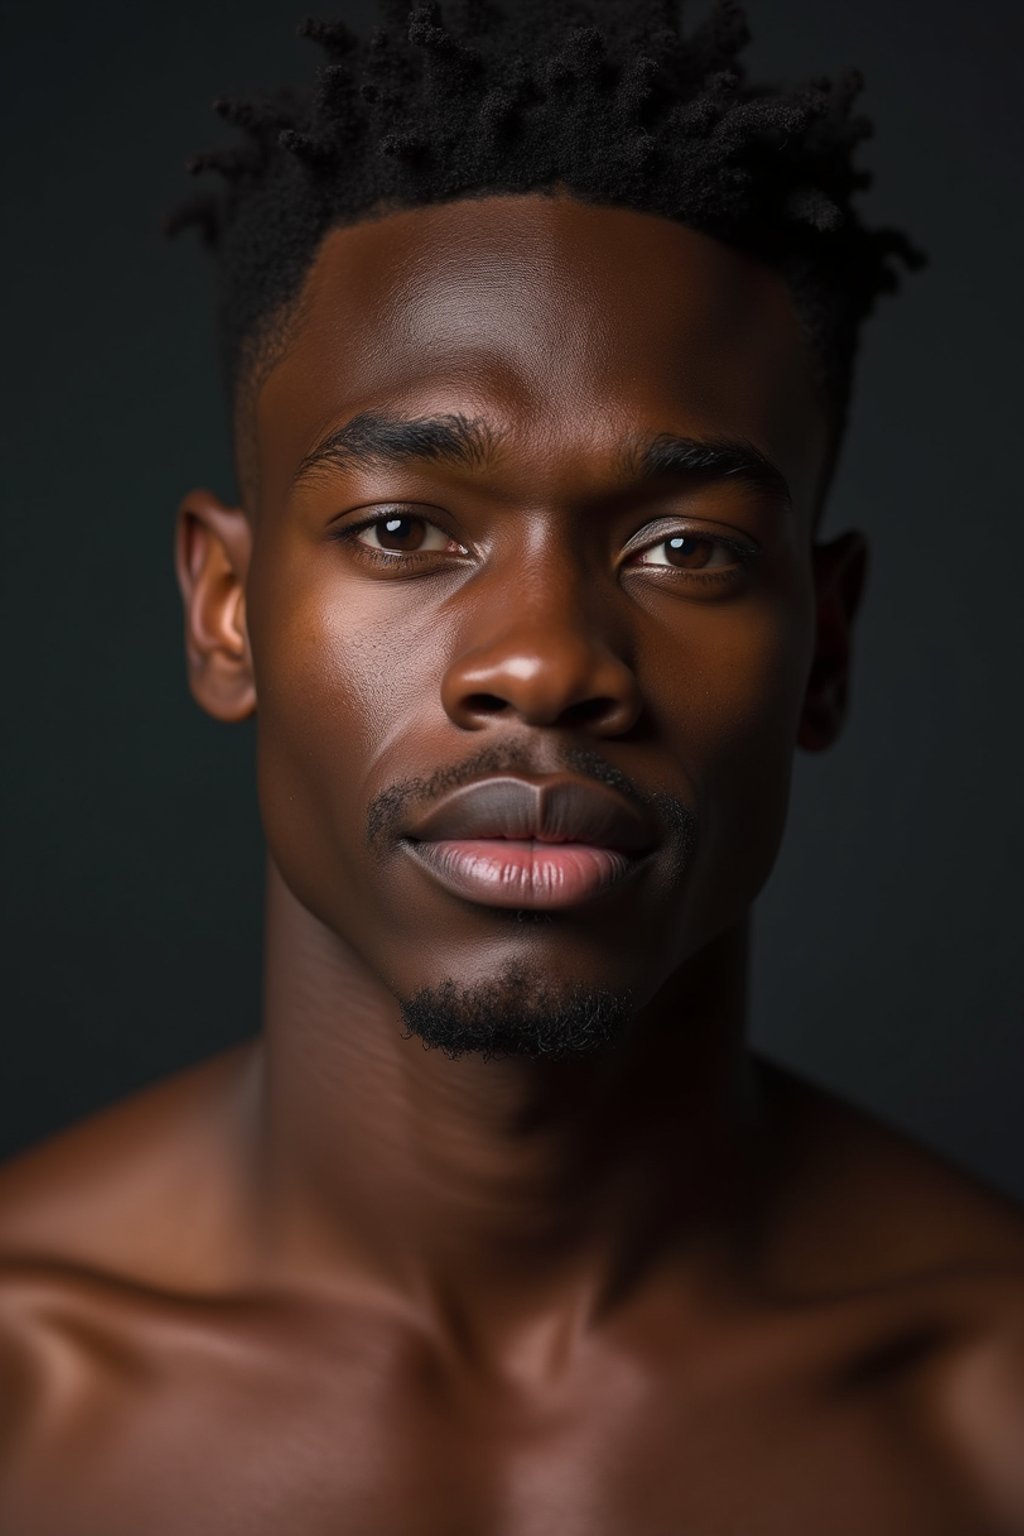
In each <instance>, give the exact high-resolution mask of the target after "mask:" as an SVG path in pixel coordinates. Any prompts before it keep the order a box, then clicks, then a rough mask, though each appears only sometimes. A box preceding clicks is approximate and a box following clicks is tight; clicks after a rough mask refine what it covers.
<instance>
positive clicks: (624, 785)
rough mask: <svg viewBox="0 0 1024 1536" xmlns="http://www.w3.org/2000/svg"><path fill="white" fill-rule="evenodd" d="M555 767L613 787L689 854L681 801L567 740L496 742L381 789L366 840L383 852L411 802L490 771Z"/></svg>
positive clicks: (690, 832)
mask: <svg viewBox="0 0 1024 1536" xmlns="http://www.w3.org/2000/svg"><path fill="white" fill-rule="evenodd" d="M558 772H572V773H578V774H580V775H581V776H582V777H584V778H590V779H594V780H595V781H596V782H597V783H599V784H605V785H607V786H608V788H609V789H613V790H615V791H616V793H618V794H620V795H621V796H622V798H623V799H624V800H627V801H630V802H631V803H632V804H633V805H635V806H637V807H639V808H641V809H643V810H645V811H647V812H648V813H649V814H650V815H652V816H653V817H654V818H655V819H656V820H657V822H658V824H659V825H660V826H661V827H663V828H664V829H665V830H666V831H667V832H668V833H669V834H670V835H671V837H672V839H673V841H674V842H675V843H676V845H677V847H678V848H679V849H680V851H681V852H682V853H683V854H684V856H685V857H686V858H687V859H689V857H690V856H692V854H693V852H694V850H695V848H696V845H697V840H698V833H699V818H698V816H697V813H696V811H695V810H693V808H692V807H691V806H689V805H687V804H686V802H685V801H684V800H681V799H680V798H679V797H678V796H676V795H672V794H669V793H667V792H666V791H665V790H661V789H658V790H651V791H644V790H643V789H641V788H640V787H639V786H638V785H636V784H635V783H634V782H633V780H632V779H630V778H629V776H628V775H627V774H625V773H623V771H622V770H621V769H620V768H617V767H616V766H615V765H614V764H613V763H609V762H608V760H607V759H606V758H604V757H602V756H601V754H600V753H599V752H596V751H595V750H594V749H593V748H592V747H586V746H573V745H571V744H569V745H566V746H562V747H560V748H559V749H558V751H557V753H554V752H552V751H548V752H545V753H541V752H539V751H538V750H537V748H536V746H531V745H530V744H529V743H527V742H519V743H517V742H505V743H494V744H492V745H490V746H487V747H483V748H481V749H480V750H479V751H477V752H475V753H473V755H472V756H471V757H468V758H466V759H464V760H463V761H461V762H458V763H451V764H447V765H445V766H444V767H441V768H438V769H437V770H436V771H435V772H433V773H431V774H429V775H427V776H426V777H414V778H408V779H405V780H402V781H401V782H400V783H398V784H394V785H392V786H390V787H389V788H388V789H385V790H382V791H381V793H380V794H378V795H375V796H374V798H373V801H372V802H371V805H370V809H369V814H368V825H367V838H368V842H369V844H370V847H371V848H372V849H373V850H374V851H376V852H382V851H384V850H385V849H387V848H389V847H390V845H391V844H392V843H393V842H394V840H395V836H396V832H397V829H398V828H399V827H400V826H401V825H402V824H403V822H404V821H405V820H406V818H407V813H408V809H409V806H410V805H411V804H415V805H416V806H423V807H424V808H429V806H430V805H432V804H433V803H434V801H435V800H438V799H440V798H441V797H442V796H443V795H446V794H447V793H448V792H449V791H450V790H453V789H461V788H462V786H463V785H464V784H471V783H473V782H474V781H475V780H477V779H481V778H485V777H488V776H490V775H491V774H510V773H511V774H517V773H519V774H532V775H534V776H540V775H543V774H551V773H558Z"/></svg>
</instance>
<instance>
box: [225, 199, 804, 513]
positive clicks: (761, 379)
mask: <svg viewBox="0 0 1024 1536" xmlns="http://www.w3.org/2000/svg"><path fill="white" fill-rule="evenodd" d="M375 409H382V410H390V411H392V412H394V413H400V414H413V415H435V414H442V413H445V412H451V411H461V412H465V413H467V414H469V415H471V416H480V417H484V418H486V419H487V420H489V421H490V422H492V423H493V424H494V425H495V426H497V427H499V428H500V429H501V430H502V432H503V433H504V434H506V435H510V438H511V441H513V442H514V443H518V444H519V445H520V446H521V447H522V448H523V449H524V450H529V449H530V448H539V447H540V446H541V445H543V447H544V450H545V451H546V452H547V454H548V455H549V456H550V454H551V453H552V452H553V451H557V453H558V454H559V455H560V456H561V457H562V458H563V460H565V461H566V462H569V461H571V460H572V459H573V457H574V456H575V457H576V458H578V459H579V460H580V461H581V463H582V462H583V461H588V460H589V461H596V460H597V459H598V458H600V457H601V455H602V451H603V450H605V449H607V452H608V454H609V455H611V454H612V453H613V451H614V448H615V446H616V444H617V443H619V442H620V441H621V440H622V438H623V436H624V435H626V434H628V433H630V432H636V431H642V430H645V429H646V430H654V431H685V432H687V433H690V434H692V435H698V436H699V435H708V436H721V435H727V436H729V437H737V438H742V439H746V440H747V441H749V442H751V443H753V445H754V446H755V447H756V448H758V449H760V450H761V452H762V453H764V454H766V455H767V456H768V457H769V458H771V459H772V460H773V461H774V462H775V463H776V464H778V465H779V466H780V468H781V469H782V470H783V472H784V474H785V475H786V478H787V479H788V481H789V483H790V486H791V488H792V491H793V495H794V501H795V503H796V504H797V505H798V506H800V505H805V506H809V505H810V503H811V500H812V498H813V495H814V490H815V485H816V480H817V475H818V472H819V470H820V467H821V462H822V458H823V455H824V451H825V447H826V439H827V417H826V411H825V405H824V401H823V399H822V397H821V394H820V391H819V388H818V385H817V383H816V374H815V366H814V360H813V357H812V354H811V351H810V348H809V344H808V342H807V340H806V338H805V336H804V333H803V331H802V329H801V327H800V323H799V320H798V318H797V315H796V311H795V309H794V306H793V303H792V300H791V298H790V295H789V293H788V290H787V289H786V287H785V284H784V283H783V281H782V279H781V278H780V277H778V276H777V274H775V273H774V272H772V271H770V270H769V269H768V268H767V267H765V266H764V265H762V264H761V263H760V262H757V261H755V260H753V259H752V258H749V257H747V256H745V255H743V254H742V253H740V252H737V251H735V250H733V249H732V248H730V247H728V246H726V245H724V244H723V243H721V242H720V241H718V240H715V239H713V238H711V237H710V236H706V235H703V234H701V233H699V232H697V231H695V230H691V229H689V228H687V227H686V226H684V225H681V224H678V223H676V222H674V221H671V220H668V219H664V218H661V217H659V216H657V215H652V214H643V213H637V212H634V211H632V210H627V209H620V208H609V207H597V206H592V205H588V204H584V203H580V202H577V201H576V200H575V199H573V198H571V197H568V196H564V195H557V196H542V195H538V194H531V195H528V196H523V197H518V196H517V197H511V196H501V197H488V198H473V199H464V200H462V201H459V202H454V203H445V204H438V205H433V206H429V207H426V208H418V209H414V210H407V211H402V212H397V213H389V214H387V215H385V216H383V217H379V218H373V219H367V220H365V221H363V222H360V223H358V224H355V225H351V226H347V227H343V228H337V229H332V230H331V231H330V232H329V233H328V234H327V235H326V236H325V238H324V240H323V241H322V243H321V245H320V248H319V250H318V252H317V255H316V258H315V260H314V262H313V265H312V267H311V270H310V272H309V274H308V276H307V279H306V282H305V285H304V288H303V292H302V297H301V303H300V305H299V306H298V310H297V318H296V321H295V324H294V329H293V332H292V334H291V336H290V339H289V342H288V346H287V348H286V350H285V352H284V355H283V356H282V357H281V358H280V359H279V360H278V362H277V363H276V364H275V366H274V367H273V368H272V369H271V371H270V373H269V374H268V376H267V377H266V379H265V380H264V382H263V384H262V386H261V388H260V391H259V395H258V399H257V403H256V453H257V460H258V470H259V483H260V486H261V501H262V503H263V505H264V507H267V506H270V507H273V506H279V505H283V503H284V502H285V501H286V500H287V494H288V488H289V485H290V482H291V479H292V477H293V476H294V473H295V471H296V469H297V468H298V466H299V464H300V463H301V462H302V460H303V458H304V457H305V455H306V454H307V453H308V452H309V451H310V450H311V449H312V448H313V447H315V445H316V444H317V442H318V441H319V440H320V439H321V438H322V437H323V436H324V435H325V434H326V433H327V432H329V431H331V430H333V429H335V428H337V427H338V426H340V425H341V424H343V423H344V422H345V421H347V420H348V419H350V418H351V417H352V416H354V415H356V414H358V413H359V412H361V411H367V410H371V411H372V410H375Z"/></svg>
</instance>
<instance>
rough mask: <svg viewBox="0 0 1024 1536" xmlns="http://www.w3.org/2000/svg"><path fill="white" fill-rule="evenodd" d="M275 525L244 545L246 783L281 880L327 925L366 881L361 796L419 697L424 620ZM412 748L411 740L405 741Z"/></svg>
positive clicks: (367, 798) (377, 776)
mask: <svg viewBox="0 0 1024 1536" xmlns="http://www.w3.org/2000/svg"><path fill="white" fill-rule="evenodd" d="M330 555H331V550H330V549H328V550H323V549H321V550H316V549H313V548H311V547H310V546H309V545H308V544H305V543H304V542H303V541H301V540H298V539H296V540H295V541H290V540H287V539H285V538H281V539H280V540H279V541H278V542H277V544H276V545H274V544H271V543H269V542H268V544H267V545H266V547H265V549H264V550H262V551H261V552H260V554H259V556H257V555H256V554H255V553H254V557H253V560H252V563H251V565H250V570H249V580H248V585H247V604H246V607H247V619H248V626H249V638H250V644H251V647H252V655H253V666H254V672H255V680H256V696H257V710H256V733H257V784H258V794H259V806H260V817H261V822H262V825H263V831H264V835H265V837H266V841H267V846H268V849H269V850H270V853H271V855H272V856H273V858H274V862H275V863H276V865H277V866H278V868H279V869H280V871H281V874H282V876H283V878H284V879H285V881H286V883H287V884H288V886H289V888H290V889H291V890H292V892H293V893H294V894H295V895H296V896H297V897H298V899H299V900H300V901H301V902H302V903H303V905H304V906H306V907H307V908H308V909H309V910H310V911H311V912H313V913H314V914H315V915H316V916H318V917H319V918H320V919H321V921H322V922H324V923H325V924H327V925H328V926H330V927H331V928H333V929H334V930H335V931H341V929H342V927H350V926H351V923H352V919H353V914H352V913H351V912H346V910H345V908H346V905H347V902H348V900H349V899H350V894H351V893H352V892H353V891H355V892H361V893H362V895H361V898H360V899H361V901H362V903H363V904H365V901H366V899H367V896H366V893H367V892H368V891H369V890H372V889H373V888H374V881H373V880H372V878H368V876H370V875H371V863H372V860H373V857H374V856H373V854H372V852H371V850H370V848H369V846H368V841H367V838H368V808H369V806H370V804H371V802H372V801H373V799H374V796H375V795H377V794H378V793H379V792H380V790H381V788H382V785H383V784H384V782H385V781H386V779H387V777H388V774H387V769H386V767H385V766H384V765H385V764H386V765H387V766H388V767H390V773H391V776H392V777H393V776H394V773H395V765H396V762H398V761H399V759H400V757H401V738H402V736H403V734H404V733H405V732H406V731H407V729H408V726H409V724H410V722H411V721H413V720H415V718H416V717H417V714H418V713H422V708H423V687H424V685H423V672H424V667H425V666H426V667H429V666H430V663H429V662H422V663H419V664H418V663H417V659H416V658H417V657H422V655H423V650H424V648H427V649H429V648H430V647H431V646H432V645H433V646H434V647H436V643H437V641H436V623H434V624H431V623H430V622H429V621H428V616H427V615H426V614H424V618H423V625H422V633H417V626H416V623H415V615H414V611H413V610H411V609H410V607H409V604H408V599H407V598H406V601H405V604H404V606H403V605H402V602H401V596H400V592H399V586H398V584H396V585H395V594H396V596H395V602H394V604H389V603H387V602H382V600H381V585H380V584H379V583H376V584H375V583H371V582H366V583H362V584H361V583H360V582H358V581H351V580H349V581H345V582H344V583H342V582H341V581H340V580H339V578H338V575H337V572H336V570H335V568H334V562H333V561H332V560H331V558H330ZM409 745H410V746H412V747H415V743H414V742H413V743H409Z"/></svg>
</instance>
